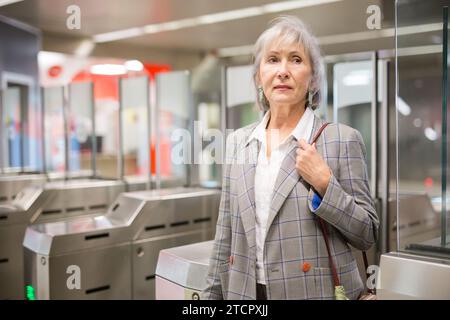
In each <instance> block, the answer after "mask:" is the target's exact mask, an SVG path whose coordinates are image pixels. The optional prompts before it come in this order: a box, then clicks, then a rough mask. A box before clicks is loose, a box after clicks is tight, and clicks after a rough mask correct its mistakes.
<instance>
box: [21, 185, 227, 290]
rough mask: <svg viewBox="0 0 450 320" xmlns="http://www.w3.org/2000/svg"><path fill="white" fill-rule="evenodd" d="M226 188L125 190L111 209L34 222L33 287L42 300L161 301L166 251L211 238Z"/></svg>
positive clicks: (28, 259)
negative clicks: (158, 276) (158, 292)
mask: <svg viewBox="0 0 450 320" xmlns="http://www.w3.org/2000/svg"><path fill="white" fill-rule="evenodd" d="M219 201H220V191H219V190H212V189H202V188H174V189H161V190H152V191H140V192H129V193H122V194H121V195H120V196H119V197H118V199H117V201H115V202H114V203H113V204H112V205H111V206H110V207H109V209H108V212H107V213H106V214H105V215H101V216H95V217H94V216H86V217H78V218H71V219H66V220H64V221H60V222H50V223H44V224H38V225H33V226H30V227H28V228H27V230H26V234H25V240H24V247H25V285H26V286H28V290H29V292H30V291H31V292H34V296H35V298H36V299H153V298H154V296H155V294H154V292H155V270H156V264H157V258H158V253H159V251H160V250H162V249H165V248H170V247H174V246H180V245H183V244H189V243H195V242H200V241H205V240H210V239H212V237H213V234H214V226H215V223H216V215H217V212H218V208H219Z"/></svg>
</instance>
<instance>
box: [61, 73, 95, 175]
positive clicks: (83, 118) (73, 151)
mask: <svg viewBox="0 0 450 320" xmlns="http://www.w3.org/2000/svg"><path fill="white" fill-rule="evenodd" d="M92 88H93V86H92V83H90V82H85V83H82V82H80V83H72V84H70V85H69V110H68V122H67V126H68V128H67V132H68V134H69V137H68V140H69V171H70V172H89V171H93V169H94V168H93V167H92V164H93V163H92V157H93V155H94V152H93V143H92V142H93V139H94V123H93V108H94V106H93V102H94V100H93V91H92Z"/></svg>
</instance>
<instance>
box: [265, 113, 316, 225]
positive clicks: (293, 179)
mask: <svg viewBox="0 0 450 320" xmlns="http://www.w3.org/2000/svg"><path fill="white" fill-rule="evenodd" d="M323 122H324V121H323V120H321V119H320V118H318V117H317V116H316V115H314V123H313V129H312V133H311V137H310V138H309V141H308V143H311V140H312V139H313V137H314V136H315V134H316V132H317V131H318V130H319V129H320V127H321V125H322V124H323ZM297 146H298V142H297V141H296V140H295V139H293V140H292V141H291V145H290V146H289V150H288V154H287V155H286V157H285V158H284V160H283V162H282V164H281V167H280V171H279V172H278V175H277V179H276V182H275V186H274V190H273V195H272V202H271V205H270V212H269V218H268V219H267V230H269V227H270V226H271V225H272V222H273V220H274V219H275V217H276V215H277V214H278V212H279V210H280V208H281V206H282V205H283V203H284V202H285V201H286V198H287V197H288V195H289V194H290V193H291V191H292V189H293V188H294V186H295V185H296V184H297V182H298V181H299V180H300V175H299V174H298V172H297V169H296V168H295V163H296V158H297V154H296V151H297Z"/></svg>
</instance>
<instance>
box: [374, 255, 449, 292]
mask: <svg viewBox="0 0 450 320" xmlns="http://www.w3.org/2000/svg"><path fill="white" fill-rule="evenodd" d="M377 296H378V298H379V299H380V300H411V299H420V300H425V299H441V300H442V299H446V300H448V299H450V260H449V259H448V257H447V258H438V257H428V256H421V255H417V254H409V253H406V252H405V253H402V252H391V253H387V254H383V255H382V256H381V260H380V269H379V271H378V277H377Z"/></svg>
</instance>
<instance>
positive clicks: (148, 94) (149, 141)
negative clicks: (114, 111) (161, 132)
mask: <svg viewBox="0 0 450 320" xmlns="http://www.w3.org/2000/svg"><path fill="white" fill-rule="evenodd" d="M145 79H146V81H145V88H146V91H145V92H146V96H145V98H146V101H145V102H146V108H147V148H148V150H147V157H148V168H147V178H148V181H147V183H146V189H147V190H150V189H151V188H152V124H151V120H152V117H151V115H150V112H151V109H152V108H151V105H152V104H151V93H152V92H151V90H150V79H149V77H145Z"/></svg>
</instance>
